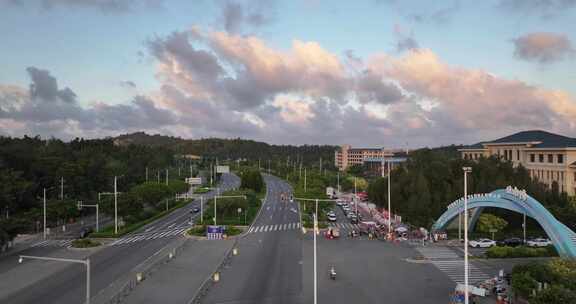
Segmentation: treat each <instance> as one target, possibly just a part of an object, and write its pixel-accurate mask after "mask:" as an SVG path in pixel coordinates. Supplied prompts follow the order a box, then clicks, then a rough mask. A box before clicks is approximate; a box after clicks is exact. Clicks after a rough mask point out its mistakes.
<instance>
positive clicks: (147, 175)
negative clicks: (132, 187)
mask: <svg viewBox="0 0 576 304" xmlns="http://www.w3.org/2000/svg"><path fill="white" fill-rule="evenodd" d="M146 182H148V167H146Z"/></svg>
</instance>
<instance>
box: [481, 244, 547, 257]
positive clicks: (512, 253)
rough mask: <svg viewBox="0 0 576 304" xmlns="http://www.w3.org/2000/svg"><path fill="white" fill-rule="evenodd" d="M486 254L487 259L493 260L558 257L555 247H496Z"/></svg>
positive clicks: (489, 249)
mask: <svg viewBox="0 0 576 304" xmlns="http://www.w3.org/2000/svg"><path fill="white" fill-rule="evenodd" d="M484 254H485V255H486V257H488V258H492V259H501V258H530V257H551V256H558V254H557V253H556V249H555V248H554V246H547V247H541V248H532V247H524V246H519V247H509V246H494V247H490V248H488V250H486V252H485V253H484Z"/></svg>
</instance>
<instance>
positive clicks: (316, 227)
mask: <svg viewBox="0 0 576 304" xmlns="http://www.w3.org/2000/svg"><path fill="white" fill-rule="evenodd" d="M316 206H318V200H316ZM317 213H318V209H316V214H317ZM316 214H314V215H313V216H314V232H313V234H314V304H317V303H318V265H317V263H316V251H317V249H316V230H317V229H318V219H317V218H316Z"/></svg>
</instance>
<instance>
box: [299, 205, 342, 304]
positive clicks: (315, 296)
mask: <svg viewBox="0 0 576 304" xmlns="http://www.w3.org/2000/svg"><path fill="white" fill-rule="evenodd" d="M294 199H295V200H299V201H313V202H315V205H316V210H315V211H314V214H312V217H313V219H314V304H317V303H318V265H317V263H316V260H317V254H316V252H317V246H316V234H317V233H319V231H318V202H336V201H337V200H333V199H317V198H298V197H295V198H294ZM300 226H301V227H302V232H305V231H306V230H305V229H304V226H303V225H302V214H300Z"/></svg>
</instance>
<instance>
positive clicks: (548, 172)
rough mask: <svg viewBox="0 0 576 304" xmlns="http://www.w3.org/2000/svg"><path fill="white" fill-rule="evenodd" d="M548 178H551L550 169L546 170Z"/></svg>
mask: <svg viewBox="0 0 576 304" xmlns="http://www.w3.org/2000/svg"><path fill="white" fill-rule="evenodd" d="M546 179H550V171H548V170H546Z"/></svg>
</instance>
